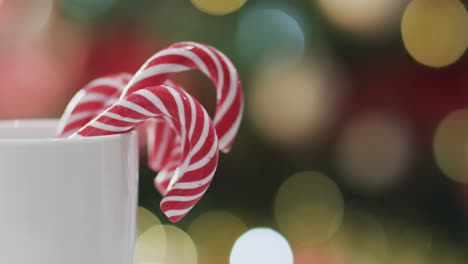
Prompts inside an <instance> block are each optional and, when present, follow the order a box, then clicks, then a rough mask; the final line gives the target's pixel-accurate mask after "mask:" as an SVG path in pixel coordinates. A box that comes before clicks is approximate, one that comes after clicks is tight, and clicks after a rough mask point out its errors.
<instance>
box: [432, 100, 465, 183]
mask: <svg viewBox="0 0 468 264" xmlns="http://www.w3.org/2000/svg"><path fill="white" fill-rule="evenodd" d="M467 139H468V109H459V110H455V111H453V112H451V113H449V114H448V115H447V116H446V117H445V118H444V119H443V120H442V121H441V122H440V123H439V126H438V128H437V130H436V132H435V136H434V157H435V161H436V163H437V165H438V166H439V168H440V169H441V170H442V172H443V173H444V174H445V175H446V176H447V177H449V178H450V179H452V180H454V181H457V182H465V183H467V182H468V170H467V169H468V167H467V164H468V155H467V151H468V149H467V148H468V145H467V144H468V141H467Z"/></svg>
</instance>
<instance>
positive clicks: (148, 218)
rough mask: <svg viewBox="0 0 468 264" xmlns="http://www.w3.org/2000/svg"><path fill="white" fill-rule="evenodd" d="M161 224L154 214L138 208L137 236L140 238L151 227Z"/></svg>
mask: <svg viewBox="0 0 468 264" xmlns="http://www.w3.org/2000/svg"><path fill="white" fill-rule="evenodd" d="M160 224H161V222H160V221H159V219H158V217H156V216H155V215H154V214H153V213H152V212H150V211H148V210H147V209H145V208H143V207H141V206H140V207H138V224H137V227H138V228H137V236H140V235H141V234H142V233H143V232H145V231H146V230H148V229H149V228H150V227H152V226H155V225H160Z"/></svg>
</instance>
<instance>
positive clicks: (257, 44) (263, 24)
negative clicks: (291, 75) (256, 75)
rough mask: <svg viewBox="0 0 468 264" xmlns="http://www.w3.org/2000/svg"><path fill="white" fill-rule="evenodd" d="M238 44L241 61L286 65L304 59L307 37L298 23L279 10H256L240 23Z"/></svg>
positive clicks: (245, 15)
mask: <svg viewBox="0 0 468 264" xmlns="http://www.w3.org/2000/svg"><path fill="white" fill-rule="evenodd" d="M237 43H238V45H237V46H238V47H239V52H240V55H241V58H242V59H243V60H244V61H246V62H249V63H253V64H259V63H260V62H262V61H264V60H266V59H267V58H269V57H278V56H279V57H281V59H282V60H283V61H282V63H285V62H295V61H299V60H300V59H301V58H302V57H303V55H304V47H305V37H304V33H303V30H302V29H301V27H300V26H299V24H298V23H297V21H296V20H294V19H293V18H292V17H291V16H289V15H288V14H286V13H285V12H283V11H281V10H277V9H260V10H258V9H252V10H249V11H248V12H247V13H245V14H244V15H243V16H242V17H241V20H240V23H239V29H238V31H237Z"/></svg>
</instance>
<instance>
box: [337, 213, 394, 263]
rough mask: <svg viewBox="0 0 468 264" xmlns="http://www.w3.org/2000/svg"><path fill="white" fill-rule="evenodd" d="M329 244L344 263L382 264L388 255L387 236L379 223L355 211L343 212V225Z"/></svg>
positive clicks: (372, 217) (373, 217)
mask: <svg viewBox="0 0 468 264" xmlns="http://www.w3.org/2000/svg"><path fill="white" fill-rule="evenodd" d="M331 244H333V247H335V248H336V252H341V253H340V254H342V258H344V259H346V262H345V263H383V260H384V259H385V257H386V256H387V253H388V236H387V233H386V232H385V230H384V227H383V226H382V224H381V223H380V221H379V220H378V219H377V218H376V217H375V216H373V215H371V214H369V213H367V212H365V211H362V210H356V209H346V210H345V214H344V219H343V225H342V226H341V228H340V229H339V230H338V232H337V233H336V235H335V236H334V237H333V239H332V241H331Z"/></svg>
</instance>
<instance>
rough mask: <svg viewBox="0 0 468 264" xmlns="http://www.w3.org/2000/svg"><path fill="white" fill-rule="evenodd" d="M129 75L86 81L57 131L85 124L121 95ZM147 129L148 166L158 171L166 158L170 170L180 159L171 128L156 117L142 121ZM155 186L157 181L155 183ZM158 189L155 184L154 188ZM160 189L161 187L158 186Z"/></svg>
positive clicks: (62, 133)
mask: <svg viewBox="0 0 468 264" xmlns="http://www.w3.org/2000/svg"><path fill="white" fill-rule="evenodd" d="M132 77H133V75H131V74H130V73H118V74H113V75H108V76H105V77H101V78H97V79H95V80H93V81H91V82H90V83H88V84H87V85H86V86H85V87H84V88H83V89H81V90H80V91H79V92H78V93H77V94H76V95H75V96H74V97H73V98H72V100H71V101H70V103H69V104H68V106H67V108H66V110H65V112H64V114H63V115H62V117H61V119H60V122H59V126H58V129H57V134H58V135H59V136H60V137H68V136H70V135H71V134H73V133H75V132H76V131H78V130H79V129H80V128H81V127H83V126H84V125H86V124H87V123H88V122H89V121H91V120H92V119H93V118H95V117H96V116H97V115H99V114H100V113H101V112H103V111H104V110H105V109H106V108H108V107H110V106H111V105H112V104H113V103H115V102H116V101H117V99H118V98H119V97H120V96H121V94H122V91H123V90H124V88H125V87H126V85H127V84H128V82H129V81H130V79H131V78H132ZM164 84H165V85H169V86H172V87H176V88H179V89H182V87H181V86H179V85H177V84H176V83H174V82H172V81H170V80H168V81H166V82H165V83H164ZM145 123H146V124H145V126H146V127H147V129H148V133H147V136H148V142H149V144H148V154H149V155H148V157H149V158H148V162H149V165H150V167H151V168H152V169H154V170H156V171H160V170H163V169H164V165H165V164H167V163H168V162H169V161H171V162H172V164H171V166H169V167H168V169H169V170H174V169H175V167H176V166H174V161H177V160H178V159H180V153H174V154H172V152H173V149H174V148H176V146H175V144H177V139H176V135H175V133H174V131H173V130H172V129H171V128H170V127H169V126H167V125H166V124H165V123H162V122H160V121H158V120H148V121H146V122H145ZM158 186H159V185H158ZM158 189H159V188H158ZM161 191H163V190H162V189H161Z"/></svg>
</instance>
